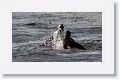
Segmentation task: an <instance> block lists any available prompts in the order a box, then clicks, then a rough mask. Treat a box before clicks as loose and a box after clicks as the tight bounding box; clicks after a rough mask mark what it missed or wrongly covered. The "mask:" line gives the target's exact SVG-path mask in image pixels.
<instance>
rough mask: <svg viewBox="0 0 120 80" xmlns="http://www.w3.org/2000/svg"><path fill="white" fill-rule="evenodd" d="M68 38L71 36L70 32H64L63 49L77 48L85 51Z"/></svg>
mask: <svg viewBox="0 0 120 80" xmlns="http://www.w3.org/2000/svg"><path fill="white" fill-rule="evenodd" d="M70 36H71V32H70V31H66V34H65V38H64V40H63V48H64V49H68V48H78V49H82V50H86V49H85V48H84V47H83V46H82V45H80V44H79V43H76V42H75V41H74V40H73V39H72V38H71V37H70Z"/></svg>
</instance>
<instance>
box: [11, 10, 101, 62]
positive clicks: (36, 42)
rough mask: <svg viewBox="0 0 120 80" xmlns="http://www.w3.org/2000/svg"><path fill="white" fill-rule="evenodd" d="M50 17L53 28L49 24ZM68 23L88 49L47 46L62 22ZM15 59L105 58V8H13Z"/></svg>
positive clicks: (13, 53) (96, 59)
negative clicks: (26, 9)
mask: <svg viewBox="0 0 120 80" xmlns="http://www.w3.org/2000/svg"><path fill="white" fill-rule="evenodd" d="M48 20H50V21H51V22H52V23H53V29H51V28H49V26H50V24H49V23H48ZM61 23H62V24H64V25H65V30H69V31H70V32H71V37H72V38H73V39H74V40H75V41H76V42H78V43H80V44H81V45H83V46H84V47H85V48H86V49H87V50H79V49H67V50H55V49H52V48H51V47H49V46H44V42H45V40H46V39H47V38H48V37H49V36H50V35H52V34H53V32H54V31H55V30H56V27H57V25H58V24H61ZM12 61H13V62H101V61H102V13H101V12H52V13H48V12H47V13H46V12H45V13H43V12H13V13H12Z"/></svg>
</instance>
